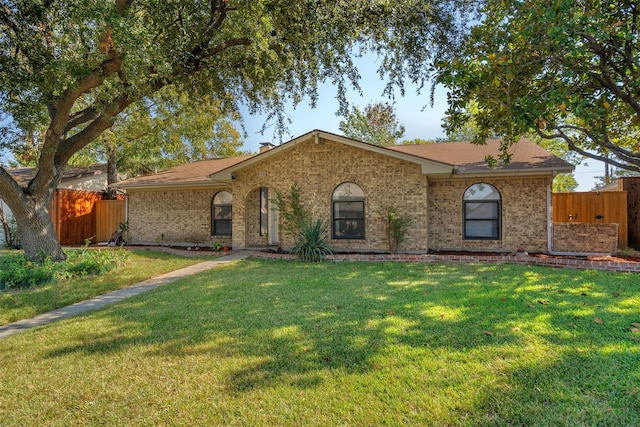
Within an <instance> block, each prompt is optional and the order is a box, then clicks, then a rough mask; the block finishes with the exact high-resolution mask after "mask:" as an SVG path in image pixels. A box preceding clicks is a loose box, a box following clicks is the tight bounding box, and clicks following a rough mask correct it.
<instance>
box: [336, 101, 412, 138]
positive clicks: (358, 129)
mask: <svg viewBox="0 0 640 427" xmlns="http://www.w3.org/2000/svg"><path fill="white" fill-rule="evenodd" d="M338 128H339V129H340V130H341V131H342V132H343V133H344V135H345V136H348V137H349V138H354V139H357V140H360V141H364V142H368V143H370V144H376V145H395V144H396V143H397V142H398V140H399V139H400V138H402V137H403V136H404V126H403V125H401V124H400V123H399V122H398V119H397V118H396V111H395V108H394V107H393V106H391V105H389V104H388V103H383V102H376V103H373V102H372V103H369V104H367V105H366V106H365V107H364V111H362V110H360V108H358V107H355V106H354V107H351V109H350V110H349V111H348V112H347V113H346V114H345V118H344V120H341V121H340V124H339V126H338Z"/></svg>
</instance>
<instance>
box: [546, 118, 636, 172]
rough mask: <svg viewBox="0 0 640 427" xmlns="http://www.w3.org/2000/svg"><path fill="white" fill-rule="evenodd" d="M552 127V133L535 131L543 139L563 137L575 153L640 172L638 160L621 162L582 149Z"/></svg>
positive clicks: (559, 130) (560, 131)
mask: <svg viewBox="0 0 640 427" xmlns="http://www.w3.org/2000/svg"><path fill="white" fill-rule="evenodd" d="M552 129H554V130H555V131H556V133H553V134H549V133H544V132H542V130H541V129H539V128H536V131H537V133H538V135H539V136H540V137H541V138H544V139H556V138H560V139H563V140H564V141H565V142H566V143H567V146H568V148H569V150H571V151H574V152H576V153H578V154H580V155H582V156H585V157H589V158H591V159H594V160H599V161H601V162H604V163H609V164H611V165H614V166H616V167H619V168H621V169H626V170H632V171H636V172H640V162H639V161H638V159H635V160H634V159H631V160H630V161H629V162H628V163H622V162H619V161H617V160H615V159H611V158H607V157H605V156H602V155H600V154H597V153H594V152H591V151H587V150H584V149H582V148H580V147H579V146H578V145H577V144H576V143H575V142H574V140H573V138H571V137H570V136H569V135H567V134H566V133H564V132H563V131H562V129H560V128H558V127H552ZM594 142H596V144H597V145H599V144H598V143H597V141H594Z"/></svg>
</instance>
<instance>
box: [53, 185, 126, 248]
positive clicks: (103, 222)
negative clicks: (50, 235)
mask: <svg viewBox="0 0 640 427" xmlns="http://www.w3.org/2000/svg"><path fill="white" fill-rule="evenodd" d="M104 197H105V195H104V193H102V192H99V191H85V190H68V189H58V190H56V193H55V195H54V196H53V200H52V201H51V205H50V207H49V212H50V214H51V221H52V222H53V228H54V231H55V233H56V236H58V241H59V242H60V244H61V245H82V244H84V243H85V241H86V239H91V241H92V242H93V243H96V242H106V241H108V240H109V237H110V236H111V233H113V232H114V231H115V230H116V229H117V228H118V226H119V225H120V223H121V222H124V221H125V217H126V213H125V209H126V204H125V203H126V202H125V201H124V200H103V199H104Z"/></svg>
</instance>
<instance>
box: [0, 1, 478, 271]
mask: <svg viewBox="0 0 640 427" xmlns="http://www.w3.org/2000/svg"><path fill="white" fill-rule="evenodd" d="M473 4H474V2H473V1H468V0H444V1H442V0H439V1H437V2H436V1H433V2H431V1H427V2H425V1H424V0H396V1H393V2H389V1H386V0H374V1H372V0H306V1H294V2H292V1H284V0H166V1H162V2H156V1H149V0H112V1H104V0H68V1H64V2H54V1H52V0H2V1H1V2H0V126H1V127H2V129H0V138H1V139H0V149H8V150H11V149H12V148H13V147H14V146H15V145H16V143H17V142H18V141H20V140H21V139H23V138H25V137H27V136H28V135H30V134H31V135H32V134H33V132H34V130H36V129H38V128H39V127H44V128H45V129H46V131H45V132H44V134H43V138H42V142H41V144H40V147H41V150H40V154H39V157H38V162H37V163H38V164H37V174H36V176H35V178H33V180H32V181H31V182H30V183H29V184H28V185H27V186H26V187H25V188H21V187H20V186H19V185H18V184H17V183H16V182H15V181H14V180H13V179H12V178H11V177H10V175H9V174H8V173H7V171H6V170H5V169H3V168H0V194H2V198H3V199H4V200H5V202H6V203H7V204H8V205H9V207H10V208H11V210H12V211H13V213H14V215H15V218H16V221H17V224H18V228H19V233H20V236H21V239H22V243H23V246H24V249H25V255H26V256H27V258H29V259H33V260H38V259H43V257H45V256H50V257H51V258H52V259H53V260H54V261H58V260H63V259H64V258H65V255H64V252H63V251H62V249H61V248H60V246H59V244H57V242H56V241H55V235H54V233H53V226H52V224H51V220H50V218H49V216H48V205H49V201H50V199H51V196H52V194H53V191H54V190H55V188H56V186H57V183H58V182H59V180H60V176H61V174H62V172H63V171H64V169H65V167H66V165H67V163H68V162H69V160H70V159H71V158H72V156H73V155H74V154H75V153H77V152H78V151H80V150H81V149H83V148H84V147H86V146H87V145H88V144H89V143H90V142H91V141H93V140H95V139H96V138H98V137H99V136H100V135H102V134H103V133H104V132H105V131H107V130H108V129H110V128H111V127H112V126H113V125H114V123H115V122H116V120H117V118H118V117H119V116H120V115H121V114H122V113H123V112H124V111H125V110H126V109H127V108H128V107H129V106H131V105H132V104H134V103H136V102H139V101H142V100H144V99H147V98H149V97H151V96H152V95H153V94H154V93H155V92H157V91H159V90H160V89H162V88H165V87H167V86H172V87H173V88H175V90H176V91H177V92H179V93H185V94H187V95H188V96H189V97H193V98H194V99H199V98H201V97H203V96H205V95H206V96H210V97H211V98H212V99H213V100H215V101H216V102H219V105H220V107H221V110H222V111H223V112H229V111H237V110H238V106H239V105H240V104H245V105H248V106H249V110H250V111H251V112H267V113H268V114H269V115H270V116H271V117H272V118H274V119H275V120H276V122H277V124H278V128H280V129H282V126H284V121H285V116H284V114H283V107H284V105H285V102H288V101H292V102H293V103H294V104H295V103H298V102H300V101H302V100H303V99H306V98H308V99H309V100H310V102H311V104H312V105H314V104H315V102H316V100H317V98H318V96H319V94H318V91H317V87H318V82H322V81H328V82H331V83H333V84H334V85H335V86H336V88H337V96H338V99H339V100H340V101H341V105H342V108H343V112H344V111H346V108H347V107H346V105H347V104H346V99H345V93H346V88H347V87H348V85H349V84H351V85H354V86H355V87H356V88H357V87H358V86H357V85H358V83H357V82H358V78H359V74H358V71H357V69H356V68H355V67H354V65H353V62H352V57H353V55H354V54H355V55H357V54H362V53H366V52H374V53H376V54H378V55H379V57H380V64H381V66H380V70H379V71H380V74H381V76H386V77H387V80H388V82H389V88H392V87H398V88H399V89H400V91H402V90H403V85H404V82H405V79H407V78H409V79H411V80H412V81H420V80H423V79H424V78H426V77H429V76H430V71H429V68H428V67H425V64H427V63H429V62H430V61H431V60H432V59H433V58H446V57H448V56H449V55H450V53H451V52H452V51H454V50H455V49H452V47H451V46H452V44H455V43H456V42H457V41H459V38H460V36H461V34H462V33H463V32H462V31H461V30H460V29H461V27H462V26H464V23H465V20H464V19H461V16H462V14H463V13H464V12H465V11H467V10H468V8H469V6H473Z"/></svg>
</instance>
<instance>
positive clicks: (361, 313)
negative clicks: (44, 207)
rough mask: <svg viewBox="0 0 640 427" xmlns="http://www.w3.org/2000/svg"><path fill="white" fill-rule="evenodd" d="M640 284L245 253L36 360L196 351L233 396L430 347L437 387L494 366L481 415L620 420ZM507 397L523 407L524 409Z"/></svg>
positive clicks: (541, 272)
mask: <svg viewBox="0 0 640 427" xmlns="http://www.w3.org/2000/svg"><path fill="white" fill-rule="evenodd" d="M639 283H640V282H639V280H638V278H637V277H636V276H633V275H611V274H609V273H603V272H582V273H576V272H573V271H571V272H569V271H561V270H550V269H545V268H526V267H521V266H486V265H477V266H473V265H466V266H462V265H455V266H451V265H446V264H436V265H401V264H389V263H381V264H364V263H344V264H329V263H326V264H314V265H303V264H298V263H286V262H272V261H255V260H252V261H245V262H242V263H240V264H237V265H235V266H231V267H223V268H220V269H217V270H213V271H211V272H208V273H205V274H200V275H198V276H194V277H192V278H190V279H187V280H182V281H180V282H176V283H175V284H172V285H170V286H167V287H165V288H161V289H158V290H156V291H153V292H152V293H149V294H147V295H144V296H141V297H136V298H134V299H131V300H129V301H126V302H124V303H121V304H119V305H117V306H116V307H113V308H111V309H108V310H105V311H102V312H100V313H98V314H94V315H93V316H96V317H99V318H102V319H108V320H110V323H112V324H114V325H115V326H114V328H113V329H111V330H108V331H105V332H99V331H95V332H89V333H84V334H81V335H80V336H78V337H77V338H76V339H75V341H74V342H72V343H69V344H68V345H65V346H62V347H60V348H58V349H56V350H54V351H52V352H50V353H49V354H48V357H51V358H55V357H60V356H64V355H66V354H69V353H77V352H80V353H87V354H93V353H112V352H120V351H122V350H124V349H126V348H129V347H132V346H136V347H140V348H143V349H145V351H146V352H147V355H148V356H153V357H182V356H186V355H189V356H191V355H197V354H201V355H206V356H209V357H211V358H212V359H215V360H217V361H220V362H221V363H222V365H221V368H220V369H221V370H222V371H223V375H224V376H225V381H226V385H227V389H228V390H229V391H231V392H234V393H243V392H245V391H248V390H255V389H260V388H269V387H274V386H278V385H291V386H295V387H299V388H302V389H305V388H314V387H318V386H319V385H320V384H321V382H322V381H323V378H324V374H325V373H326V372H327V371H330V372H334V373H339V374H341V375H343V374H344V375H349V374H361V373H362V374H365V373H370V372H375V371H378V370H384V369H390V366H389V365H393V364H397V365H398V366H399V369H402V366H403V365H405V366H409V365H415V366H418V367H420V366H421V363H423V362H424V360H425V359H429V358H431V359H438V358H441V359H443V362H442V364H440V365H437V367H436V368H434V370H435V371H434V376H433V378H431V379H429V380H428V381H431V382H432V383H440V384H441V386H442V387H456V386H457V384H456V382H459V383H463V382H465V381H469V379H468V378H465V377H464V376H460V375H458V376H456V375H449V376H447V375H444V374H443V372H444V370H443V368H442V366H443V364H444V365H446V364H449V365H450V367H451V368H452V369H456V367H459V368H461V369H464V366H465V364H474V363H478V372H479V375H487V376H491V377H495V380H493V381H487V382H486V384H485V383H482V384H483V386H482V387H483V389H482V390H479V391H478V392H477V393H476V394H475V397H474V400H473V402H470V403H469V404H471V405H473V407H474V408H476V409H477V410H479V411H480V412H482V413H483V414H484V416H485V418H484V420H482V422H486V423H491V422H492V421H495V420H496V419H501V420H511V421H513V422H515V423H516V424H518V423H525V424H526V423H531V422H535V421H536V420H538V421H539V420H543V421H542V423H545V422H548V423H553V422H554V421H555V419H547V418H545V417H546V416H547V415H545V410H547V409H549V408H551V407H555V406H558V405H564V404H565V403H567V401H568V402H569V403H570V404H571V405H570V406H569V407H570V408H575V407H579V406H580V405H582V406H583V407H584V410H583V412H580V411H579V410H577V409H576V411H577V412H578V413H577V414H575V418H573V419H578V420H579V419H582V418H581V417H583V419H584V420H587V421H590V422H591V421H593V420H601V421H602V420H604V421H605V422H604V423H605V424H608V423H610V422H611V420H617V421H619V422H621V423H623V424H624V422H625V421H626V420H628V419H632V418H628V417H630V416H635V417H637V416H640V404H639V398H640V388H639V387H638V385H637V384H640V374H639V371H638V366H640V356H639V354H640V352H639V350H640V345H639V343H638V334H635V333H634V332H632V331H631V330H630V327H631V325H632V324H633V323H635V322H640V314H638V311H637V309H636V307H637V304H638V303H639V302H640V300H639V299H638V298H639V293H640V285H639ZM76 321H78V322H80V321H82V319H78V320H76ZM231 360H234V361H236V363H230V364H229V365H225V364H224V361H231ZM438 375H441V376H440V377H439V376H438ZM614 395H615V396H616V400H615V402H616V403H610V398H611V396H614ZM518 405H520V407H522V405H525V406H526V407H528V408H530V409H529V410H528V411H527V415H526V416H525V417H524V418H523V415H522V413H521V412H517V411H516V410H514V409H513V408H514V407H518ZM576 405H577V406H576ZM621 406H622V407H624V408H621ZM460 410H461V411H463V409H460ZM514 411H516V412H514ZM625 411H626V413H625ZM612 413H613V415H612ZM537 417H539V418H537ZM545 420H546V421H545Z"/></svg>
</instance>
